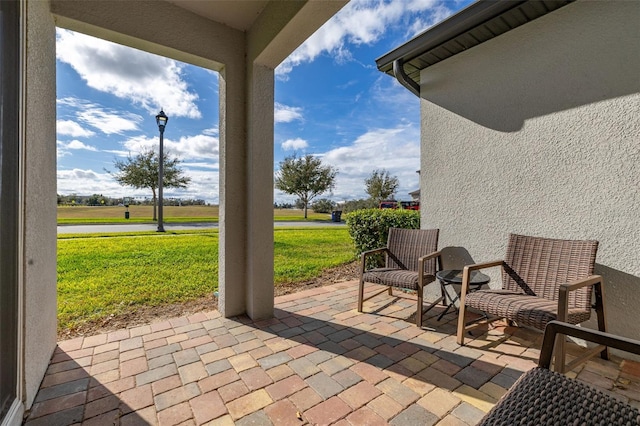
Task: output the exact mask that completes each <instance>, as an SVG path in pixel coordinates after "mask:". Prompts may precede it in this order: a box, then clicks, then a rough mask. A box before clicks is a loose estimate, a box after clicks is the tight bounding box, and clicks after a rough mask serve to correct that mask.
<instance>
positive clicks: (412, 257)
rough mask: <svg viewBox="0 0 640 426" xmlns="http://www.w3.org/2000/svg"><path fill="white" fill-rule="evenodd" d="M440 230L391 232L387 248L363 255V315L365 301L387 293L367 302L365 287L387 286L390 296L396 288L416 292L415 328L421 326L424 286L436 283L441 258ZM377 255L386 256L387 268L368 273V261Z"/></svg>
mask: <svg viewBox="0 0 640 426" xmlns="http://www.w3.org/2000/svg"><path fill="white" fill-rule="evenodd" d="M437 248H438V230H437V229H400V228H390V229H389V235H388V237H387V246H386V247H382V248H378V249H375V250H369V251H366V252H364V253H362V255H361V262H362V267H361V269H360V287H359V289H358V290H359V291H358V312H362V304H363V302H364V301H365V300H369V299H370V298H372V297H374V296H377V295H378V294H380V293H382V292H384V291H385V290H381V291H379V292H377V293H375V294H373V295H371V296H369V297H367V299H364V283H365V282H368V283H372V284H379V285H383V286H386V287H387V288H388V291H389V295H393V288H394V287H396V288H402V289H409V290H415V291H416V293H417V294H418V307H417V310H416V325H417V326H418V327H421V326H422V312H423V306H422V305H423V300H422V294H423V289H424V286H426V285H427V284H429V283H431V282H433V281H435V274H436V261H437V259H438V258H439V256H440V253H439V252H437V251H436V250H437ZM378 253H384V254H385V267H384V268H373V269H369V270H367V269H366V267H367V259H368V258H369V257H370V256H373V255H375V254H378Z"/></svg>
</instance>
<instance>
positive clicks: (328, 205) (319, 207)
mask: <svg viewBox="0 0 640 426" xmlns="http://www.w3.org/2000/svg"><path fill="white" fill-rule="evenodd" d="M335 206H336V203H334V202H333V201H331V200H329V199H327V198H320V199H319V200H316V201H314V202H313V203H311V208H312V209H313V211H314V212H316V213H331V211H332V210H333V208H334V207H335Z"/></svg>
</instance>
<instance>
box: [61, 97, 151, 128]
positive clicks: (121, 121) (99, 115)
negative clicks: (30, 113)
mask: <svg viewBox="0 0 640 426" xmlns="http://www.w3.org/2000/svg"><path fill="white" fill-rule="evenodd" d="M57 102H58V105H61V106H65V107H68V108H69V109H70V111H71V112H70V113H71V114H74V115H75V116H76V117H77V119H78V120H79V121H81V122H83V123H85V124H88V125H89V126H91V127H94V128H96V129H98V130H100V131H101V132H102V133H105V134H107V135H110V134H121V133H123V132H131V131H135V130H138V129H139V126H138V124H139V123H141V122H142V120H143V118H142V117H141V116H139V115H138V114H133V113H129V112H123V111H117V110H114V109H112V108H105V107H103V106H102V105H98V104H96V103H93V102H90V101H87V100H83V99H78V98H73V97H67V98H62V99H58V101H57ZM58 133H60V131H58ZM94 134H95V133H94V132H91V135H89V136H92V135H94Z"/></svg>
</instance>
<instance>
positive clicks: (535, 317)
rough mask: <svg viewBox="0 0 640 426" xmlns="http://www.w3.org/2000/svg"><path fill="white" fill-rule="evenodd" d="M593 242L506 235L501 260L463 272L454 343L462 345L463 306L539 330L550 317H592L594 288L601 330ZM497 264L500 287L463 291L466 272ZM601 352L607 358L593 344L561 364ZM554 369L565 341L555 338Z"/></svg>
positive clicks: (561, 357)
mask: <svg viewBox="0 0 640 426" xmlns="http://www.w3.org/2000/svg"><path fill="white" fill-rule="evenodd" d="M597 250H598V242H597V241H580V240H556V239H550V238H541V237H530V236H525V235H515V234H511V235H510V236H509V242H508V244H507V254H506V257H505V259H504V260H498V261H494V262H485V263H478V264H475V265H470V266H466V267H465V268H464V270H463V277H462V290H461V293H460V314H459V318H458V339H457V340H458V344H460V345H463V344H464V333H465V331H466V327H467V324H466V323H465V319H464V312H465V308H474V309H477V310H480V311H482V312H484V313H486V314H488V315H492V316H497V317H499V318H506V319H507V320H508V321H509V323H510V324H512V323H514V322H515V323H516V324H517V325H520V326H529V327H534V328H537V329H539V330H544V328H545V326H546V325H547V323H548V322H549V321H553V320H559V321H562V322H567V323H571V324H578V323H581V322H584V321H586V320H588V319H589V317H590V316H591V291H592V288H593V289H594V290H595V298H596V301H595V302H596V303H595V310H596V314H597V316H598V329H599V330H600V331H606V324H605V315H604V303H603V299H604V295H603V288H602V277H600V276H599V275H593V268H594V264H595V260H596V251H597ZM495 266H500V267H502V289H498V290H494V289H489V290H480V291H476V292H473V293H469V294H467V290H468V288H469V286H468V283H469V276H470V273H471V271H473V270H477V269H484V268H489V267H495ZM598 353H600V356H601V357H602V358H603V359H608V357H609V352H608V349H607V348H606V347H603V346H598V347H596V348H594V349H593V350H592V351H590V352H588V353H586V354H585V355H584V356H582V357H580V358H578V359H576V360H574V361H572V362H571V363H570V364H569V365H567V366H566V368H567V369H568V370H571V369H572V368H573V367H575V366H576V365H578V364H579V363H580V362H583V361H584V360H585V359H587V358H589V357H592V356H594V355H596V354H598ZM555 354H556V359H555V369H556V371H559V372H561V373H562V372H564V371H566V370H565V363H564V360H565V348H564V339H560V338H559V339H558V342H556V352H555Z"/></svg>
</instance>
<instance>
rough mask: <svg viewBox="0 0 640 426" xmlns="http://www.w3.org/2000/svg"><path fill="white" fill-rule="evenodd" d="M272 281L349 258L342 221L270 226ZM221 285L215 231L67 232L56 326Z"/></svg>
mask: <svg viewBox="0 0 640 426" xmlns="http://www.w3.org/2000/svg"><path fill="white" fill-rule="evenodd" d="M274 257H275V260H274V283H275V285H277V284H278V283H285V282H296V281H304V280H308V279H310V278H313V277H315V276H318V275H319V274H320V273H321V272H322V271H323V270H324V269H326V268H330V267H334V266H338V265H341V264H344V263H347V262H349V261H351V260H353V244H352V242H351V239H350V237H349V235H348V231H347V229H346V228H335V227H330V228H304V229H300V228H297V229H296V228H289V229H276V230H275V231H274ZM217 288H218V232H217V230H213V231H212V230H198V231H195V232H194V231H182V232H181V231H175V232H170V233H169V232H168V233H165V234H158V233H157V232H154V231H148V232H137V233H131V234H128V235H123V234H115V235H114V234H112V235H104V234H93V235H89V234H77V235H64V236H61V237H60V238H59V239H58V327H59V329H61V330H65V329H71V330H73V329H75V328H77V327H78V326H80V325H82V323H84V322H87V321H96V320H100V319H103V318H107V317H108V316H110V315H112V314H114V315H118V314H122V313H126V312H131V311H134V310H135V309H136V308H137V307H139V306H160V305H163V304H171V303H181V302H186V301H189V300H193V299H197V298H200V297H204V296H207V295H210V294H211V293H212V292H213V291H215V290H216V289H217Z"/></svg>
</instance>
